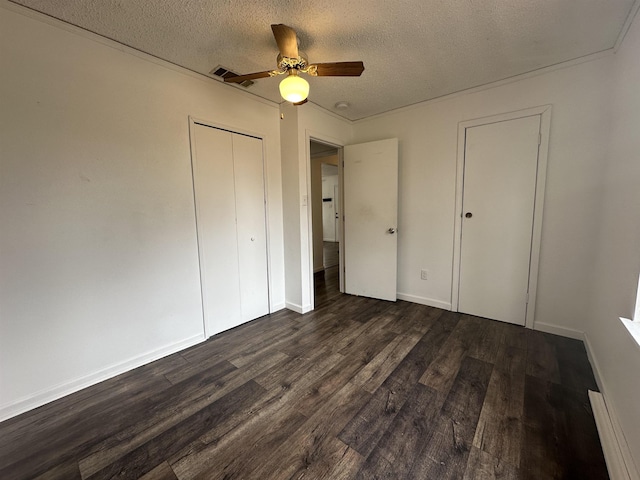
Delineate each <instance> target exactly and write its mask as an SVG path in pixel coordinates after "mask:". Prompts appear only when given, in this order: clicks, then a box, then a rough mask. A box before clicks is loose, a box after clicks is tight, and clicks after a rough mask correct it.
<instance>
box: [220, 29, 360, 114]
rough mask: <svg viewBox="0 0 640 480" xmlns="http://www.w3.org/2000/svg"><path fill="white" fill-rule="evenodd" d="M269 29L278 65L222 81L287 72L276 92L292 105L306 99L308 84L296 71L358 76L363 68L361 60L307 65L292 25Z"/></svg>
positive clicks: (263, 76)
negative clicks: (278, 91) (274, 42)
mask: <svg viewBox="0 0 640 480" xmlns="http://www.w3.org/2000/svg"><path fill="white" fill-rule="evenodd" d="M271 30H272V31H273V36H274V37H275V39H276V43H277V44H278V49H279V50H280V53H279V54H278V58H277V65H278V68H277V69H276V70H267V71H265V72H257V73H249V74H247V75H237V76H229V77H225V79H224V81H225V82H231V83H241V82H244V81H245V80H256V79H258V78H267V77H275V76H278V75H284V74H287V77H286V78H285V79H284V80H282V81H281V82H280V94H281V95H282V98H284V99H285V100H287V101H289V102H291V103H293V104H295V105H302V104H303V103H306V102H307V96H308V95H309V83H308V82H307V81H306V80H305V79H304V78H302V77H301V76H300V75H299V74H300V73H306V74H307V75H311V76H313V77H359V76H360V75H361V74H362V72H363V71H364V64H363V63H362V62H333V63H315V64H309V61H308V60H307V58H306V56H305V55H304V53H303V52H300V51H298V37H297V35H296V31H295V30H294V29H293V28H291V27H288V26H286V25H283V24H278V25H271Z"/></svg>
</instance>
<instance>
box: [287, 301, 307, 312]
mask: <svg viewBox="0 0 640 480" xmlns="http://www.w3.org/2000/svg"><path fill="white" fill-rule="evenodd" d="M285 308H288V309H289V310H293V311H294V312H296V313H301V314H302V313H307V312H310V311H311V310H313V309H312V308H311V305H306V306H302V305H298V304H297V303H292V302H286V304H285Z"/></svg>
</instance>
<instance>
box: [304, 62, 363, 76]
mask: <svg viewBox="0 0 640 480" xmlns="http://www.w3.org/2000/svg"><path fill="white" fill-rule="evenodd" d="M313 66H315V67H316V69H317V70H316V75H317V76H318V77H359V76H360V75H362V72H364V63H362V62H334V63H316V64H315V65H311V67H313Z"/></svg>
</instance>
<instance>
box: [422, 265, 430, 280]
mask: <svg viewBox="0 0 640 480" xmlns="http://www.w3.org/2000/svg"><path fill="white" fill-rule="evenodd" d="M420 278H421V279H422V280H427V278H429V271H428V270H425V269H424V268H423V269H422V270H420Z"/></svg>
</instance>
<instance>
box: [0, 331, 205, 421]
mask: <svg viewBox="0 0 640 480" xmlns="http://www.w3.org/2000/svg"><path fill="white" fill-rule="evenodd" d="M204 340H205V338H204V334H198V335H195V336H193V337H191V338H187V339H185V340H182V341H180V342H176V343H172V344H171V345H167V346H165V347H162V348H159V349H157V350H153V351H151V352H147V353H144V354H142V355H138V356H136V357H133V358H130V359H129V360H126V361H124V362H121V363H117V364H115V365H111V366H110V367H107V368H104V369H102V370H99V371H97V372H94V373H91V374H89V375H85V376H83V377H80V378H76V379H74V380H71V381H69V382H65V383H62V384H60V385H57V386H55V387H52V388H48V389H46V390H41V391H39V392H37V393H34V394H33V395H29V396H26V397H23V398H21V399H19V400H17V401H15V402H12V403H10V404H7V405H3V406H1V407H0V422H2V421H4V420H8V419H9V418H12V417H15V416H16V415H20V414H21V413H24V412H28V411H29V410H33V409H34V408H37V407H41V406H42V405H45V404H47V403H49V402H53V401H54V400H58V399H59V398H62V397H65V396H67V395H70V394H72V393H75V392H77V391H79V390H82V389H83V388H87V387H90V386H91V385H95V384H96V383H100V382H102V381H104V380H108V379H109V378H112V377H115V376H116V375H120V374H121V373H125V372H128V371H129V370H133V369H134V368H138V367H141V366H142V365H146V364H147V363H151V362H153V361H155V360H158V359H160V358H163V357H166V356H167V355H171V354H173V353H176V352H179V351H180V350H184V349H185V348H189V347H191V346H193V345H196V344H198V343H200V342H203V341H204Z"/></svg>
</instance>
